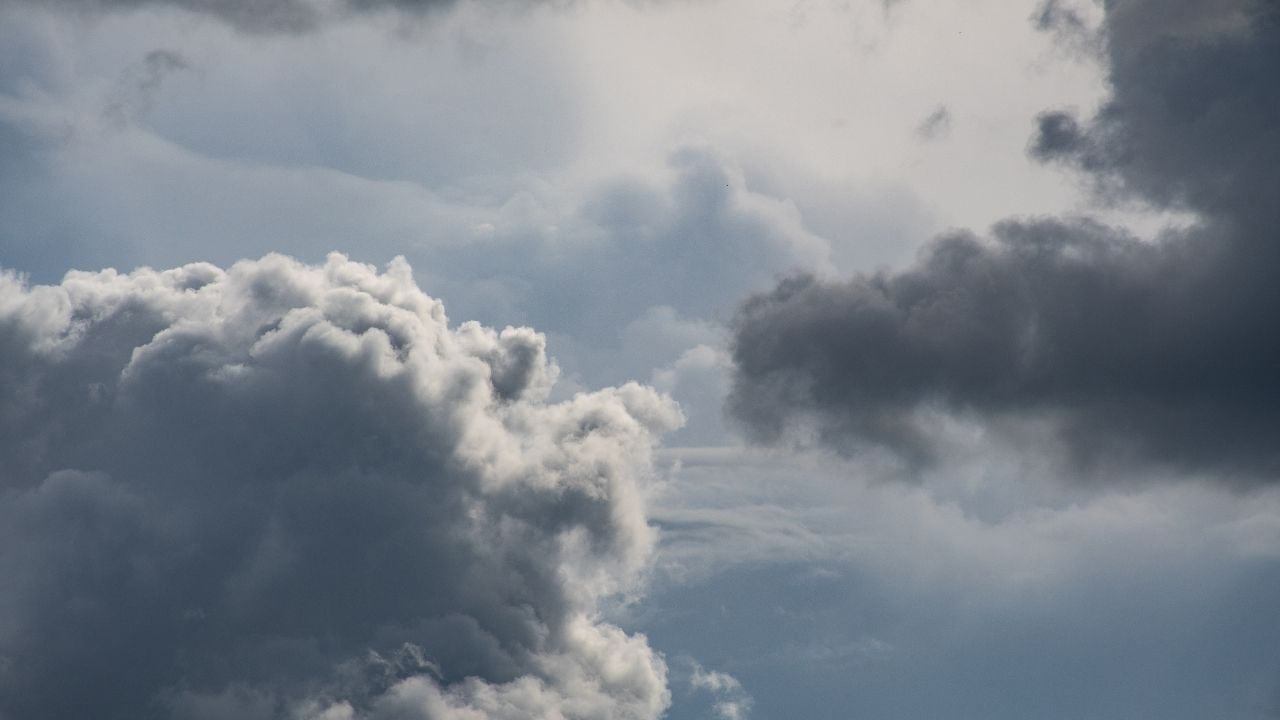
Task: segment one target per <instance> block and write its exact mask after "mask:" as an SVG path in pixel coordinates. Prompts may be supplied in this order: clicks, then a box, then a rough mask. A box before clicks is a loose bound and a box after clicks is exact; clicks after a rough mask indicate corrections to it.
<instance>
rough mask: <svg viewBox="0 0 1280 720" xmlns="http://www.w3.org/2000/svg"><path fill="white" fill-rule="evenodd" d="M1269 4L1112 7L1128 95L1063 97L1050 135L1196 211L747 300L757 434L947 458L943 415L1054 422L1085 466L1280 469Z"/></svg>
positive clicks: (1059, 154)
mask: <svg viewBox="0 0 1280 720" xmlns="http://www.w3.org/2000/svg"><path fill="white" fill-rule="evenodd" d="M1267 7H1268V6H1265V5H1263V4H1252V3H1244V2H1220V3H1210V4H1200V3H1180V4H1177V5H1176V7H1174V8H1169V7H1167V6H1166V4H1164V3H1149V2H1139V1H1138V0H1130V2H1122V3H1115V4H1114V5H1109V6H1108V8H1107V21H1106V26H1105V31H1106V35H1107V42H1108V58H1109V62H1110V65H1111V81H1112V85H1113V93H1112V97H1111V98H1110V100H1109V101H1108V102H1107V103H1106V104H1105V105H1104V106H1103V107H1102V109H1101V110H1100V111H1099V112H1098V114H1097V115H1096V117H1094V118H1093V119H1092V120H1090V121H1087V122H1086V121H1081V120H1078V119H1077V118H1075V117H1074V116H1073V115H1071V114H1068V113H1061V112H1051V113H1046V114H1044V115H1042V116H1041V117H1040V119H1039V134H1038V135H1037V136H1036V137H1035V138H1034V139H1033V141H1032V145H1031V149H1030V151H1031V154H1032V155H1033V156H1035V157H1037V158H1040V159H1042V160H1051V161H1058V162H1062V163H1067V164H1070V165H1072V166H1074V167H1076V168H1079V169H1082V170H1083V171H1085V172H1087V173H1089V177H1091V178H1093V179H1094V180H1095V181H1096V184H1097V187H1098V188H1099V189H1100V190H1101V191H1103V192H1105V193H1109V194H1111V198H1112V200H1111V201H1116V200H1117V199H1118V200H1123V201H1137V202H1141V203H1147V204H1151V205H1154V206H1157V207H1161V208H1169V209H1176V210H1189V211H1192V212H1194V213H1195V214H1196V216H1197V218H1198V221H1197V222H1196V223H1195V224H1194V225H1193V226H1192V227H1189V228H1182V229H1169V230H1166V231H1165V232H1163V233H1162V234H1161V235H1160V237H1159V238H1157V240H1156V241H1154V242H1149V241H1144V240H1141V239H1139V238H1136V237H1134V236H1132V235H1129V234H1127V233H1125V232H1124V231H1122V230H1119V229H1115V228H1110V227H1105V226H1103V225H1100V224H1098V223H1096V222H1093V221H1090V220H1086V219H1071V218H1066V219H1023V220H1007V221H1004V222H1002V223H999V224H997V225H996V226H995V228H994V229H993V231H992V233H991V236H990V237H987V238H979V237H976V236H974V235H972V234H969V233H953V234H950V235H947V236H944V237H941V238H939V239H937V240H935V241H934V242H933V243H932V244H931V245H929V246H928V247H926V248H925V249H924V250H923V251H922V252H921V254H920V257H919V259H918V260H917V262H916V263H915V264H914V265H912V266H910V267H909V268H907V269H904V270H901V271H896V272H888V271H885V272H880V273H876V274H863V275H857V276H855V277H853V278H851V279H848V280H844V281H831V280H822V279H816V278H814V277H811V276H796V277H791V278H789V279H786V280H784V281H782V282H781V283H779V284H778V285H777V287H776V288H775V289H774V290H772V291H771V292H768V293H764V294H760V295H757V296H755V297H753V298H752V299H750V300H749V301H748V302H746V303H745V304H744V305H743V306H742V308H741V310H740V313H739V315H738V317H737V320H736V325H735V346H734V360H735V364H736V375H735V384H734V389H733V391H732V395H731V398H730V403H729V407H730V409H731V411H732V412H733V414H734V415H735V417H736V418H737V419H738V420H739V421H740V422H741V423H742V424H743V426H744V427H745V428H746V429H747V430H748V431H749V433H750V434H752V435H753V436H754V437H755V438H757V439H759V440H765V441H778V440H781V439H782V438H783V437H786V436H788V435H790V434H792V433H793V431H797V429H798V428H802V427H803V428H807V429H806V430H801V431H802V432H809V433H812V436H813V437H816V438H817V439H818V441H819V442H821V443H823V444H826V445H828V446H832V447H836V448H838V449H841V450H858V449H861V448H865V447H867V446H887V447H889V448H891V449H893V450H895V451H897V452H898V453H899V454H900V455H902V456H904V457H907V458H909V459H912V460H914V461H916V462H920V463H928V462H929V461H931V460H932V459H934V458H935V457H936V455H937V450H938V448H937V443H936V437H935V433H934V432H933V431H932V430H931V429H930V423H931V420H930V418H936V417H937V413H938V412H939V411H940V412H941V413H942V414H944V415H950V416H953V417H960V418H969V419H977V420H979V421H980V422H981V423H982V425H983V426H984V427H985V428H987V429H989V430H993V431H997V432H1006V433H1022V432H1029V431H1030V430H1033V429H1035V428H1047V429H1048V433H1049V436H1050V437H1051V438H1052V439H1053V441H1054V442H1055V443H1057V444H1059V445H1061V446H1062V448H1063V449H1064V450H1065V451H1066V452H1067V454H1068V456H1069V457H1070V458H1071V459H1072V460H1074V461H1075V463H1076V467H1077V469H1106V468H1108V467H1113V466H1115V465H1114V464H1115V463H1120V464H1121V465H1125V466H1128V465H1131V464H1139V465H1144V466H1151V467H1161V468H1166V469H1169V468H1172V469H1180V470H1193V471H1207V472H1212V473H1216V474H1218V475H1220V476H1223V477H1228V478H1234V479H1243V480H1253V481H1258V480H1274V479H1277V478H1280V451H1277V449H1276V447H1275V442H1274V438H1275V437H1276V435H1277V433H1278V432H1280V380H1278V378H1280V374H1277V368H1278V367H1280V366H1278V365H1277V362H1278V360H1277V358H1280V340H1278V338H1280V296H1277V294H1276V292H1275V287H1276V281H1275V279H1276V276H1277V272H1278V271H1280V246H1277V245H1276V243H1275V227H1277V223H1278V221H1280V216H1278V215H1277V211H1276V204H1275V202H1274V198H1273V197H1272V196H1273V195H1274V188H1275V187H1276V184H1277V182H1280V176H1278V175H1277V168H1280V134H1277V132H1276V130H1275V128H1274V123H1272V122H1270V118H1274V117H1277V116H1280V97H1278V96H1277V95H1276V93H1275V92H1273V91H1272V88H1271V85H1272V83H1271V79H1273V78H1274V77H1275V75H1276V73H1277V71H1280V16H1277V14H1276V12H1275V10H1274V9H1267Z"/></svg>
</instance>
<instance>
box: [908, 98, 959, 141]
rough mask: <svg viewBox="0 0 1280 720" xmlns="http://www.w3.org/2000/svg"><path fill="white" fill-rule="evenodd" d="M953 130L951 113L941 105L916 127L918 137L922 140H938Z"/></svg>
mask: <svg viewBox="0 0 1280 720" xmlns="http://www.w3.org/2000/svg"><path fill="white" fill-rule="evenodd" d="M950 129H951V111H950V110H949V109H947V106H946V105H939V106H938V107H937V108H935V109H934V110H933V112H931V113H929V114H928V115H927V116H926V117H925V119H924V120H921V121H920V124H919V125H917V126H916V137H918V138H920V139H921V140H936V139H938V138H940V137H942V136H944V135H946V134H947V131H948V130H950Z"/></svg>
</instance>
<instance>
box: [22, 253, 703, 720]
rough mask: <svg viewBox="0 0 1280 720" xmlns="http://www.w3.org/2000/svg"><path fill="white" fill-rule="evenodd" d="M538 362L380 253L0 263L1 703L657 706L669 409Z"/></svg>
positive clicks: (512, 708) (497, 711)
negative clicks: (651, 514) (648, 513)
mask: <svg viewBox="0 0 1280 720" xmlns="http://www.w3.org/2000/svg"><path fill="white" fill-rule="evenodd" d="M554 376H555V367H554V365H553V364H551V363H550V362H549V361H548V359H547V357H546V354H545V343H544V341H543V338H542V336H541V335H539V334H537V333H535V332H533V331H531V330H528V329H527V328H507V329H505V330H502V331H495V330H491V329H488V328H485V327H482V326H480V325H477V324H475V323H464V324H462V325H460V326H457V327H454V328H451V327H450V326H449V325H448V324H447V321H446V318H445V315H444V312H443V308H442V306H441V305H440V303H439V302H437V301H435V300H432V299H431V298H429V297H427V296H426V295H424V294H423V293H422V292H421V291H420V290H418V288H417V287H416V286H415V285H414V283H413V280H412V277H411V272H410V269H409V267H408V265H407V264H405V263H404V262H403V261H400V260H398V261H396V262H393V263H392V264H391V265H390V266H389V267H388V269H387V270H386V272H384V273H378V272H376V271H375V270H374V269H373V268H371V267H368V266H364V265H360V264H357V263H352V262H350V261H348V260H347V259H345V258H344V257H342V256H338V255H334V256H331V257H330V258H329V260H328V261H327V262H326V263H325V264H324V265H322V266H307V265H302V264H300V263H298V262H296V261H294V260H291V259H289V258H287V257H283V256H278V255H277V256H268V257H266V258H263V259H262V260H258V261H244V262H240V263H237V264H235V265H233V266H232V267H230V268H228V269H226V270H223V269H220V268H218V267H215V266H212V265H207V264H195V265H187V266H184V267H181V268H177V269H174V270H167V271H153V270H148V269H144V270H138V271H136V272H133V273H130V274H127V275H126V274H120V273H117V272H115V271H112V270H107V271H103V272H100V273H78V272H73V273H70V274H68V275H67V277H66V278H65V280H64V281H63V282H62V283H61V284H59V285H54V286H36V287H27V286H26V285H25V284H24V283H23V282H22V281H21V279H20V278H18V277H17V276H14V275H13V274H9V273H6V274H4V275H2V276H0V409H2V410H3V414H2V415H0V467H3V468H5V472H4V473H3V475H2V476H0V480H2V481H3V487H2V488H0V492H2V494H0V536H2V537H0V598H2V599H0V660H2V662H0V716H3V717H12V718H24V719H26V718H30V719H32V720H37V719H41V718H61V717H72V716H85V717H88V716H92V717H98V718H137V717H151V716H165V717H176V718H228V717H237V718H257V717H262V718H303V717H305V718H329V719H336V718H353V717H360V718H392V717H394V718H424V719H425V718H435V719H439V718H458V719H460V720H461V719H463V718H466V719H468V720H473V719H478V718H529V717H567V718H576V717H617V718H637V719H639V718H656V717H657V716H658V715H659V714H660V713H661V712H662V711H663V709H664V708H665V707H666V705H667V702H668V692H667V689H666V669H665V665H664V663H663V661H662V659H661V658H660V657H659V656H658V655H656V654H655V653H654V652H653V651H652V650H650V648H649V647H648V645H647V643H646V641H645V639H644V638H643V637H641V636H629V635H627V634H625V633H624V632H622V631H621V630H619V629H617V628H615V627H612V626H609V625H606V624H602V623H601V622H599V621H598V620H596V619H595V618H596V617H597V613H596V606H597V603H598V601H599V600H600V599H601V598H602V597H604V596H606V595H610V594H614V593H619V592H625V591H628V590H630V589H632V588H634V587H635V582H636V581H637V579H638V577H639V574H640V573H641V572H642V571H643V570H644V569H645V567H646V565H647V563H648V558H649V554H650V551H651V548H652V545H653V541H654V537H653V533H652V531H651V528H650V527H649V526H648V525H647V523H646V520H645V514H644V502H643V496H644V484H645V482H646V480H645V478H646V476H647V475H648V473H649V470H648V468H649V453H650V448H651V446H652V444H653V443H654V441H655V437H656V436H657V435H658V434H660V433H662V432H665V431H668V430H670V429H673V428H674V427H676V426H677V425H678V424H679V423H680V421H681V418H680V414H679V411H678V410H677V409H676V408H675V407H674V405H673V404H672V403H671V402H670V401H669V400H667V399H665V398H664V397H662V396H660V395H658V394H657V393H655V392H654V391H652V390H649V389H647V388H644V387H641V386H638V385H627V386H624V387H621V388H614V389H607V390H603V391H599V392H594V393H582V394H578V395H575V396H574V397H573V398H571V399H569V400H567V401H565V402H561V403H547V402H546V401H545V400H544V398H545V396H546V394H547V392H548V390H549V388H550V385H551V382H552V381H553V379H554ZM70 687H74V688H75V691H74V692H69V691H68V689H69V688H70Z"/></svg>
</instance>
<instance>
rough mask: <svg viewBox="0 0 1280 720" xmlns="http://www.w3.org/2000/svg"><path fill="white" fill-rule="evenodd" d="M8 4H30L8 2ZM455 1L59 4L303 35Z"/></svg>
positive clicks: (65, 0) (97, 0)
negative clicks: (170, 13)
mask: <svg viewBox="0 0 1280 720" xmlns="http://www.w3.org/2000/svg"><path fill="white" fill-rule="evenodd" d="M7 2H9V3H11V4H21V3H30V0H7ZM455 2H456V0H336V1H335V2H326V1H325V0H267V1H266V2H260V1H256V0H90V1H89V2H72V1H71V0H58V2H55V3H53V4H54V5H61V6H64V7H66V8H69V9H72V10H75V11H78V12H81V13H110V12H136V11H139V10H145V9H150V8H173V9H177V10H181V11H183V12H187V13H192V14H195V15H203V16H207V17H212V18H215V19H217V20H219V21H221V22H225V23H227V24H228V25H230V26H232V27H234V28H235V29H237V30H240V31H243V32H247V33H254V34H279V33H303V32H308V31H311V30H314V29H316V28H317V27H319V26H320V25H322V24H324V23H326V22H328V21H331V20H334V19H336V18H338V17H341V16H344V15H350V14H354V13H372V12H382V11H388V10H398V11H403V12H406V13H412V14H421V13H426V12H430V11H433V10H438V9H446V8H449V7H452V6H453V5H454V4H455Z"/></svg>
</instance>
